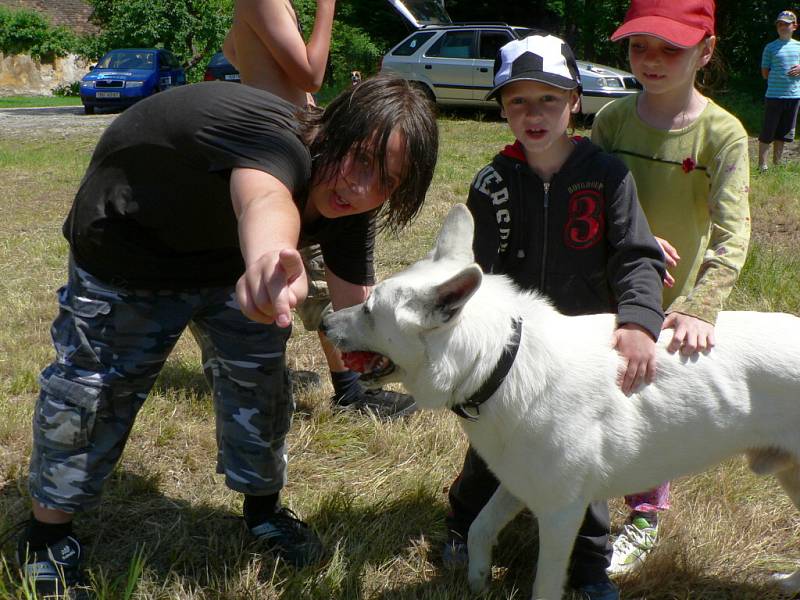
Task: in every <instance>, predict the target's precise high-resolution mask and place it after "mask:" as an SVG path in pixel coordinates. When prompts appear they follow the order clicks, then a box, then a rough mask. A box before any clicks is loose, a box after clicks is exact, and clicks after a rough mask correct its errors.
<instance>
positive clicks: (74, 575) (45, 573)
mask: <svg viewBox="0 0 800 600" xmlns="http://www.w3.org/2000/svg"><path fill="white" fill-rule="evenodd" d="M17 560H18V562H19V564H20V569H21V571H22V576H23V577H24V578H25V579H27V580H28V581H29V582H30V583H31V584H32V585H33V588H34V589H35V590H36V597H37V598H40V599H50V598H58V599H59V600H62V599H65V598H66V599H68V600H88V598H89V594H88V591H87V589H86V587H85V586H84V582H83V578H82V575H81V570H80V562H81V544H80V542H78V540H76V539H75V538H74V537H72V536H67V537H65V538H62V539H60V540H59V541H57V542H56V543H54V544H50V545H49V546H47V547H46V548H44V549H43V550H35V551H33V550H30V549H29V548H28V544H27V539H21V540H20V543H19V547H18V548H17Z"/></svg>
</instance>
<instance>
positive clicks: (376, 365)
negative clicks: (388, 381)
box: [342, 350, 394, 382]
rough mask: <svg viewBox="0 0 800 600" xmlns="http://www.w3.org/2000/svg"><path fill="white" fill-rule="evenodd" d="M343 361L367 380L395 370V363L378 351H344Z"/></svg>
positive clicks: (378, 377)
mask: <svg viewBox="0 0 800 600" xmlns="http://www.w3.org/2000/svg"><path fill="white" fill-rule="evenodd" d="M342 361H343V362H344V365H345V366H346V367H347V368H348V369H350V370H351V371H356V372H357V373H361V379H362V380H363V381H367V382H368V381H374V380H376V379H380V378H381V377H385V376H386V375H389V374H390V373H392V372H394V363H393V362H392V361H391V360H389V359H388V358H386V357H385V356H383V355H382V354H378V353H377V352H365V351H362V350H359V351H356V352H342Z"/></svg>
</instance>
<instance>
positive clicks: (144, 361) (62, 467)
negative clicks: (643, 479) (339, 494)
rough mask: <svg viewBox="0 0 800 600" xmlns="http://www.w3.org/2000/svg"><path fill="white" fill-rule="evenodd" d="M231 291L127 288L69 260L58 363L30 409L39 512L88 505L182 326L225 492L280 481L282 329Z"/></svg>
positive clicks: (289, 409) (284, 418) (260, 489)
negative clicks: (209, 411)
mask: <svg viewBox="0 0 800 600" xmlns="http://www.w3.org/2000/svg"><path fill="white" fill-rule="evenodd" d="M233 292H234V290H233V287H223V288H201V289H196V290H192V291H184V292H176V291H165V290H159V291H151V290H129V289H123V288H119V287H115V286H113V285H110V284H107V283H105V282H103V281H100V280H98V279H97V278H95V277H93V276H92V275H91V274H89V273H87V272H86V271H84V270H82V269H80V268H78V267H76V266H74V265H73V264H70V269H69V282H68V283H67V285H66V286H64V287H62V288H61V289H60V290H59V291H58V302H59V308H60V310H59V314H58V317H57V318H56V320H55V321H54V322H53V327H52V330H51V333H52V336H53V344H54V346H55V350H56V359H55V360H54V361H53V363H52V364H51V365H50V366H48V367H47V368H45V369H44V371H42V374H41V376H40V384H41V392H40V394H39V398H38V401H37V403H36V407H35V410H34V418H33V450H32V453H31V467H30V479H29V481H30V490H31V495H32V496H33V497H34V498H35V499H36V500H37V501H38V502H40V503H41V504H42V505H44V506H46V507H48V508H54V509H59V510H63V511H66V512H76V511H80V510H85V509H88V508H91V507H93V506H95V505H96V504H97V503H98V502H99V499H100V493H101V488H102V485H103V483H104V481H105V480H106V479H107V478H108V477H109V475H110V474H111V471H112V470H113V469H114V466H115V465H116V464H117V462H118V461H119V458H120V456H121V455H122V450H123V448H124V446H125V442H126V441H127V439H128V435H129V434H130V431H131V428H132V426H133V422H134V420H135V418H136V414H137V413H138V411H139V409H140V408H141V406H142V404H143V403H144V401H145V399H146V398H147V395H148V393H149V392H150V389H151V388H152V386H153V383H154V382H155V380H156V377H157V376H158V374H159V372H160V371H161V368H162V366H163V365H164V362H165V361H166V359H167V357H168V356H169V353H170V351H171V350H172V348H173V347H174V345H175V343H176V342H177V341H178V338H179V337H180V335H181V333H182V332H183V331H184V329H186V327H187V326H190V327H191V328H192V333H194V336H195V338H196V339H197V341H198V342H199V344H200V347H201V349H202V354H203V367H204V372H205V375H206V377H207V379H208V380H209V382H210V383H211V385H212V387H213V391H214V406H215V411H216V425H217V451H218V457H217V472H218V473H220V474H224V475H225V483H226V484H227V485H228V487H230V488H231V489H233V490H236V491H239V492H242V493H247V494H254V495H266V494H271V493H274V492H277V491H278V490H280V489H281V488H282V487H283V485H284V484H285V480H286V461H287V456H286V435H287V433H288V431H289V427H290V425H291V418H292V413H293V411H294V404H293V400H292V395H291V386H290V385H289V381H288V374H287V371H286V360H285V351H286V340H287V339H288V336H289V334H290V329H289V328H286V329H281V328H278V327H276V326H269V325H263V324H260V323H256V322H254V321H251V320H249V319H248V318H246V317H245V316H244V315H243V314H242V312H241V311H240V310H239V307H238V304H237V303H236V300H235V297H234V295H233Z"/></svg>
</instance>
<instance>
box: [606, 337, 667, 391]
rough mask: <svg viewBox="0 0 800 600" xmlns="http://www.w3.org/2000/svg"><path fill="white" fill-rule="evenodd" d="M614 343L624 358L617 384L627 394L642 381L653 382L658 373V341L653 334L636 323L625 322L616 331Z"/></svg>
mask: <svg viewBox="0 0 800 600" xmlns="http://www.w3.org/2000/svg"><path fill="white" fill-rule="evenodd" d="M612 345H613V347H614V348H615V349H616V351H617V352H619V353H620V355H621V356H622V358H623V359H624V362H625V364H624V367H623V368H622V369H620V372H619V374H618V377H617V385H619V387H620V388H622V391H623V393H624V394H625V395H628V394H630V393H631V392H633V390H634V389H635V388H636V387H637V386H638V385H639V384H641V383H642V382H644V383H652V382H653V378H654V377H655V375H656V343H655V340H653V338H652V336H651V335H650V334H649V333H647V331H645V330H644V328H642V327H641V326H639V325H636V324H635V323H625V324H624V325H621V326H620V327H617V329H616V330H615V331H614V336H613V338H612Z"/></svg>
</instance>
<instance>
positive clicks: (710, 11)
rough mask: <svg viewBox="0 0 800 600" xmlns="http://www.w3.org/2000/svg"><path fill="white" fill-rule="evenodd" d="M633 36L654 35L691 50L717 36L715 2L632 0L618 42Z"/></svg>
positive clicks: (708, 0) (618, 34) (615, 33)
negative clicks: (707, 37) (708, 37)
mask: <svg viewBox="0 0 800 600" xmlns="http://www.w3.org/2000/svg"><path fill="white" fill-rule="evenodd" d="M631 35H652V36H655V37H657V38H661V39H662V40H664V41H665V42H669V43H670V44H673V45H675V46H680V47H682V48H689V47H690V46H694V45H695V44H698V43H700V41H701V40H702V39H703V38H705V37H706V36H709V35H714V0H632V1H631V5H630V8H628V12H627V13H626V14H625V20H624V21H623V22H622V25H620V26H619V28H618V29H617V30H616V31H615V32H614V33H613V34H612V35H611V41H613V42H616V41H618V40H621V39H622V38H626V37H628V36H631Z"/></svg>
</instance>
